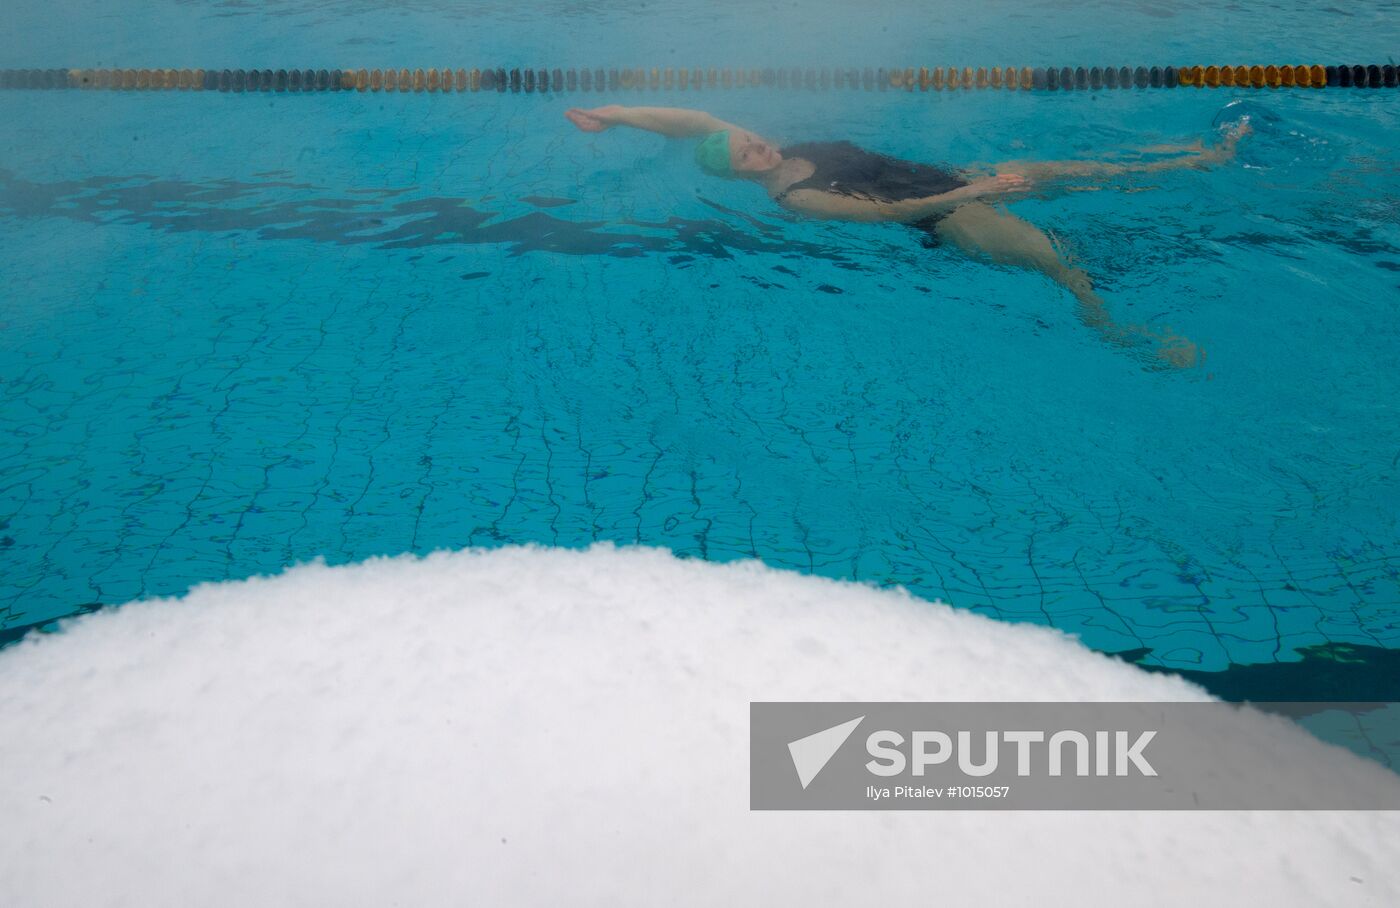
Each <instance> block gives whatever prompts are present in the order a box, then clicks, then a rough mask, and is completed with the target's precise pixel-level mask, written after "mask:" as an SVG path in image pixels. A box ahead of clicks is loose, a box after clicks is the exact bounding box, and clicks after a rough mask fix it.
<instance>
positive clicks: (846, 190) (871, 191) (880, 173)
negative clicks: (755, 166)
mask: <svg viewBox="0 0 1400 908" xmlns="http://www.w3.org/2000/svg"><path fill="white" fill-rule="evenodd" d="M781 153H782V156H783V157H784V158H802V159H803V160H806V161H811V162H812V164H813V165H815V167H816V170H814V171H812V175H811V176H809V177H807V179H805V180H801V181H799V182H796V183H793V184H792V185H791V186H789V187H788V188H787V189H784V190H783V191H782V192H780V193H778V194H777V195H776V196H774V197H773V199H774V201H777V202H781V201H782V200H783V199H784V198H786V197H787V194H788V193H789V192H793V191H794V190H798V189H816V190H819V191H821V192H832V193H836V194H837V195H848V196H853V197H855V198H861V199H876V200H879V201H882V202H900V201H903V200H905V199H918V198H923V197H925V196H931V195H942V194H943V193H945V192H949V191H951V190H954V189H957V188H959V187H962V186H966V185H967V180H964V179H963V178H962V177H960V176H958V175H957V174H956V173H954V172H953V171H951V170H948V169H945V168H943V167H936V166H934V165H932V164H916V163H914V162H913V161H901V160H900V159H898V158H892V157H889V156H888V155H882V154H877V153H875V152H873V151H866V150H865V149H863V148H860V147H859V146H857V145H854V144H852V143H850V142H803V143H802V144H800V145H792V146H790V147H788V148H784V149H782V151H781ZM943 217H944V215H942V214H935V215H930V216H929V217H926V218H923V219H922V220H918V221H915V222H913V223H912V224H910V226H911V227H916V228H918V229H919V230H922V231H923V232H924V233H925V234H927V235H928V238H929V239H928V240H926V241H925V245H936V244H937V242H938V234H937V233H936V231H935V228H936V227H937V225H938V222H939V221H940V220H942V219H943Z"/></svg>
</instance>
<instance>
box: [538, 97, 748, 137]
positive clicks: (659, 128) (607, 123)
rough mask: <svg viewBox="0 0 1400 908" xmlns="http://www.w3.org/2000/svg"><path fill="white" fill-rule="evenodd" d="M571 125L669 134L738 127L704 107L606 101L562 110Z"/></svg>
mask: <svg viewBox="0 0 1400 908" xmlns="http://www.w3.org/2000/svg"><path fill="white" fill-rule="evenodd" d="M564 115H565V116H567V117H568V118H569V119H570V120H572V121H573V123H574V125H575V126H577V127H578V128H579V129H582V130H583V131H584V132H602V131H603V130H605V129H609V128H611V127H613V126H631V127H633V128H634V129H645V130H646V131H648V132H656V133H660V134H661V135H663V136H671V137H672V138H677V139H679V138H685V137H686V136H707V135H709V134H710V133H712V132H719V131H720V130H721V129H737V128H738V127H736V126H734V124H732V123H726V122H724V121H723V120H721V119H719V118H718V117H714V116H711V115H710V114H707V113H705V112H704V111H703V110H687V109H686V108H684V107H623V106H622V105H621V104H609V105H607V106H605V107H594V108H592V109H591V110H582V109H580V108H577V107H575V108H571V109H569V110H567V111H565V113H564Z"/></svg>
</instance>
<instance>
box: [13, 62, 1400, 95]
mask: <svg viewBox="0 0 1400 908" xmlns="http://www.w3.org/2000/svg"><path fill="white" fill-rule="evenodd" d="M1397 83H1400V73H1397V67H1396V66H1395V64H1391V63H1386V64H1371V65H1367V66H1363V65H1359V64H1352V65H1335V66H1323V65H1319V64H1313V65H1284V66H1275V65H1269V66H1261V65H1258V64H1255V65H1251V66H1244V65H1238V66H1135V67H1129V66H1119V67H1113V66H1103V67H1101V66H1091V67H1084V66H1076V67H1069V66H1062V67H1034V68H1033V67H1029V66H1024V67H1015V66H1007V67H1001V66H993V67H977V68H973V67H970V66H965V67H956V66H947V67H926V66H921V67H918V68H917V69H916V68H914V67H909V66H906V67H902V68H901V67H889V68H886V67H879V68H872V67H866V68H864V69H859V70H857V69H832V68H821V69H813V68H807V69H801V68H792V69H774V68H771V67H769V68H763V69H715V68H711V69H699V68H697V69H675V68H672V67H667V68H665V69H660V68H657V67H652V68H650V69H643V68H608V69H602V68H597V69H568V70H565V69H560V68H555V69H529V68H519V67H515V68H511V69H506V68H504V67H495V68H484V69H483V68H474V69H450V68H444V69H426V70H425V69H329V70H328V69H277V70H272V69H246V70H245V69H5V70H0V89H38V90H55V89H99V90H109V91H217V92H232V93H235V94H240V93H247V92H298V93H305V92H327V91H331V92H339V91H353V92H374V93H380V94H382V93H386V92H397V93H400V94H406V93H412V94H420V93H423V92H428V93H435V94H441V93H453V92H456V93H470V92H481V91H495V92H507V91H509V92H511V93H515V94H519V93H521V92H524V93H526V94H550V93H554V94H557V93H561V92H618V91H642V90H649V91H657V90H667V91H670V90H681V91H685V90H710V89H721V90H723V89H743V88H772V89H780V90H796V89H800V90H807V91H828V90H855V89H863V90H865V91H874V90H879V91H888V90H899V91H914V90H916V89H917V90H918V91H924V92H926V91H930V90H932V91H961V90H969V89H1000V90H1006V91H1101V90H1105V89H1128V88H1139V89H1142V88H1178V87H1194V88H1270V89H1278V88H1395V87H1396V86H1397Z"/></svg>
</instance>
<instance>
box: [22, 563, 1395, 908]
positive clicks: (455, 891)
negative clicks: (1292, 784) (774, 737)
mask: <svg viewBox="0 0 1400 908" xmlns="http://www.w3.org/2000/svg"><path fill="white" fill-rule="evenodd" d="M1205 698H1206V695H1205V694H1204V693H1203V692H1202V691H1200V690H1199V689H1198V688H1194V687H1192V686H1190V685H1188V684H1186V683H1185V682H1183V681H1181V680H1179V679H1176V678H1168V677H1163V676H1158V675H1150V674H1147V673H1145V672H1142V671H1140V670H1138V669H1136V668H1134V667H1132V666H1129V665H1126V664H1123V663H1121V662H1117V661H1115V660H1112V659H1109V658H1107V657H1104V656H1102V655H1098V654H1095V653H1093V652H1091V651H1089V650H1087V649H1085V648H1084V647H1083V646H1081V645H1080V644H1079V643H1077V642H1076V641H1074V640H1072V639H1070V638H1068V637H1065V636H1063V635H1061V634H1058V633H1056V632H1054V631H1050V630H1047V629H1043V628H1036V627H1030V626H1024V625H1021V626H1014V625H1007V624H1001V623H997V622H994V621H991V620H988V619H984V618H981V617H978V616H976V615H973V614H969V613H967V612H960V611H955V610H953V609H951V608H949V607H947V606H943V605H937V604H930V603H927V602H923V601H919V600H916V599H913V598H912V597H910V596H908V595H907V594H905V593H903V592H902V591H881V590H877V589H874V588H870V587H865V586H859V585H854V584H844V583H836V582H832V581H827V580H821V579H817V578H812V577H805V576H800V575H796V574H792V573H788V572H784V571H778V570H774V569H770V568H766V567H763V566H761V565H759V564H757V563H738V564H728V565H716V564H709V563H704V562H699V561H693V560H680V559H677V558H674V557H673V556H671V555H670V554H669V553H667V552H665V551H662V550H655V549H615V548H612V547H610V546H598V547H594V548H593V549H591V550H589V551H587V552H579V551H565V550H546V549H537V548H508V549H499V550H494V551H489V552H481V551H466V552H456V553H439V554H435V555H432V556H430V557H428V558H426V559H415V558H412V557H403V558H397V559H389V560H373V561H370V562H366V563H363V564H358V565H353V566H347V567H338V568H326V567H324V566H322V565H305V566H301V567H297V568H295V569H292V570H289V571H288V572H286V573H285V574H283V575H282V576H279V577H275V578H262V579H255V580H250V581H247V582H239V583H226V584H217V585H207V586H201V587H199V588H197V589H195V590H194V591H192V592H191V593H190V594H189V595H188V596H185V597H183V598H182V599H179V600H161V601H152V602H143V603H135V604H131V605H127V606H124V607H122V608H120V609H117V610H108V611H105V612H100V613H97V614H94V615H90V616H86V617H83V618H79V619H76V620H74V621H72V622H71V623H69V624H68V626H67V628H66V630H65V631H64V632H63V633H61V634H56V635H47V636H44V635H40V636H31V637H30V638H28V639H27V640H25V641H24V642H22V643H20V644H18V645H16V646H13V647H11V648H10V649H8V650H5V651H3V652H0V905H4V906H14V908H47V906H61V908H70V906H71V908H78V906H83V908H96V906H109V905H131V906H140V908H156V906H167V905H168V906H181V908H188V906H201V908H218V906H231V908H232V906H236V908H268V906H282V905H307V906H337V908H349V906H361V905H364V906H371V905H373V906H388V905H404V906H436V905H451V906H459V905H483V906H527V905H608V906H616V905H634V904H635V905H653V904H668V905H669V904H675V905H765V906H767V905H835V904H840V905H869V904H876V903H877V902H888V901H889V900H897V902H895V903H897V904H919V905H930V904H942V905H971V904H979V905H1021V904H1031V903H1036V904H1051V905H1061V904H1063V905H1070V904H1073V905H1089V906H1093V905H1113V906H1122V905H1132V906H1143V905H1172V906H1181V905H1189V906H1192V908H1199V906H1207V905H1230V906H1239V905H1265V904H1268V905H1299V906H1310V908H1311V906H1317V905H1394V904H1398V903H1400V882H1397V879H1396V873H1395V870H1394V867H1393V864H1394V860H1393V859H1394V856H1395V847H1396V842H1400V815H1397V814H1394V813H1360V812H1358V813H1335V812H1326V813H1324V812H1313V813H1302V812H1299V813H1268V812H1261V813H1248V812H1237V813H1224V812H1196V813H1108V812H1105V813H1091V812H1076V813H1052V812H1046V813H1034V812H987V813H975V812H961V813H960V812H942V813H934V812H929V813H878V812H860V813H837V812H832V813H817V812H812V813H755V812H750V811H749V809H748V797H749V791H748V712H749V701H751V700H789V699H791V700H843V699H852V700H1185V699H1205ZM1237 731H1238V733H1239V734H1257V735H1261V736H1271V737H1272V738H1274V739H1276V740H1275V741H1274V742H1273V745H1272V746H1276V747H1280V748H1290V747H1299V748H1302V747H1313V748H1326V747H1327V745H1323V744H1321V743H1319V742H1317V741H1316V740H1314V739H1312V738H1311V737H1310V736H1308V735H1307V734H1306V733H1305V732H1303V731H1301V730H1299V729H1296V728H1295V727H1293V726H1291V725H1288V724H1287V723H1285V722H1282V721H1281V720H1276V719H1269V718H1266V717H1262V716H1255V717H1247V718H1246V720H1244V721H1241V723H1240V727H1239V728H1238V730H1237ZM1329 757H1330V758H1331V759H1333V760H1334V762H1335V773H1336V776H1337V778H1338V779H1339V780H1340V781H1346V780H1355V779H1356V778H1358V777H1361V778H1372V777H1373V776H1374V774H1376V773H1378V772H1382V771H1380V770H1379V769H1378V768H1377V767H1375V766H1373V765H1371V764H1369V763H1365V762H1364V761H1361V760H1360V759H1359V758H1356V757H1354V756H1353V755H1351V754H1349V753H1347V752H1345V751H1343V750H1341V749H1335V748H1334V749H1331V753H1330V754H1329ZM1387 778H1388V777H1387Z"/></svg>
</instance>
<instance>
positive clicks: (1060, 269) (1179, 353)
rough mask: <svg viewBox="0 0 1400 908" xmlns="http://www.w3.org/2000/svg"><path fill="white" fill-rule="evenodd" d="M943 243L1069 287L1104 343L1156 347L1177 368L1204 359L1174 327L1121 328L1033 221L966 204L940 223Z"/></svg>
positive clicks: (1079, 271)
mask: <svg viewBox="0 0 1400 908" xmlns="http://www.w3.org/2000/svg"><path fill="white" fill-rule="evenodd" d="M937 231H938V236H939V238H940V239H941V240H943V241H945V242H947V243H950V244H952V245H954V246H957V247H958V248H959V249H961V250H963V251H964V252H966V253H968V254H969V255H972V256H975V257H978V258H983V259H987V260H990V261H993V262H996V263H998V264H1001V265H1014V266H1016V267H1018V268H1026V269H1029V270H1032V271H1039V272H1040V273H1041V274H1044V275H1045V276H1047V277H1049V278H1050V279H1051V280H1053V281H1055V282H1056V283H1057V284H1059V285H1060V286H1062V287H1064V288H1065V289H1066V290H1068V291H1069V292H1070V293H1073V294H1074V298H1075V299H1076V300H1078V301H1079V312H1078V314H1079V319H1080V321H1082V322H1084V324H1086V325H1088V326H1089V327H1090V328H1093V329H1094V330H1095V331H1097V332H1098V333H1099V334H1100V335H1101V336H1102V337H1103V338H1104V339H1105V340H1108V341H1109V342H1111V343H1114V344H1118V345H1120V346H1124V347H1141V346H1143V345H1144V344H1149V343H1150V344H1153V345H1155V346H1157V350H1156V356H1157V357H1158V358H1159V359H1160V360H1164V361H1166V362H1167V363H1170V364H1171V365H1174V366H1181V367H1188V366H1194V365H1196V363H1197V362H1198V361H1199V359H1200V351H1199V350H1198V349H1197V347H1196V345H1195V344H1193V343H1192V342H1191V341H1189V340H1187V339H1186V338H1184V337H1180V336H1178V335H1174V334H1172V333H1171V332H1170V329H1168V330H1167V332H1166V333H1158V332H1155V331H1151V330H1148V329H1147V328H1143V327H1140V326H1136V325H1120V324H1118V323H1116V322H1115V321H1114V320H1113V318H1112V316H1110V315H1109V313H1108V308H1107V307H1106V306H1105V305H1104V302H1103V299H1102V298H1100V297H1099V295H1098V294H1097V293H1095V292H1094V285H1093V281H1091V280H1090V279H1089V275H1088V274H1086V273H1085V272H1084V271H1083V269H1080V268H1075V267H1073V266H1071V265H1069V264H1067V263H1066V262H1065V261H1064V259H1062V258H1061V257H1060V254H1059V252H1058V251H1056V249H1055V244H1054V243H1053V242H1052V241H1051V239H1050V237H1049V236H1048V235H1047V234H1046V233H1045V231H1043V230H1041V229H1040V228H1039V227H1036V226H1035V225H1034V224H1032V223H1030V222H1029V221H1023V220H1022V219H1020V218H1018V217H1016V216H1015V215H1013V214H1010V213H1008V212H1006V211H999V210H997V209H996V208H993V207H992V206H990V205H987V204H984V203H982V202H971V203H969V204H967V205H963V206H961V207H959V208H957V209H956V210H955V211H953V213H952V214H949V215H948V216H947V217H945V218H943V219H942V220H941V221H939V222H938V226H937Z"/></svg>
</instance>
